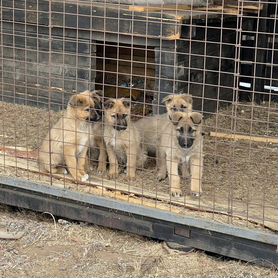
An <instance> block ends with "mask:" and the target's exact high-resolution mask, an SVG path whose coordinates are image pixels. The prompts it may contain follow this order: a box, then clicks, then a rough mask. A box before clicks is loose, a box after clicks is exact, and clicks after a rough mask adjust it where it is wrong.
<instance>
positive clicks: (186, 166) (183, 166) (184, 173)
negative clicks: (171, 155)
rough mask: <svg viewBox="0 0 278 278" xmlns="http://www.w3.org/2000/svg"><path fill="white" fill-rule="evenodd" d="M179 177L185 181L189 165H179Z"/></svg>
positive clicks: (184, 163)
mask: <svg viewBox="0 0 278 278" xmlns="http://www.w3.org/2000/svg"><path fill="white" fill-rule="evenodd" d="M181 175H182V178H183V179H186V178H188V177H189V176H190V169H189V165H188V163H186V162H183V163H182V164H181Z"/></svg>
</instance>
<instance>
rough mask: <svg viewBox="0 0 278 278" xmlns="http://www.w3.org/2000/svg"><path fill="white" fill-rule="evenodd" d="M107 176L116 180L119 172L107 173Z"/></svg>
mask: <svg viewBox="0 0 278 278" xmlns="http://www.w3.org/2000/svg"><path fill="white" fill-rule="evenodd" d="M108 176H109V178H110V179H115V178H117V177H118V176H119V172H116V171H109V174H108Z"/></svg>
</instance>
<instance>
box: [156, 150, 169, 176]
mask: <svg viewBox="0 0 278 278" xmlns="http://www.w3.org/2000/svg"><path fill="white" fill-rule="evenodd" d="M157 168H158V173H157V179H158V180H159V181H162V180H165V179H166V177H167V166H166V153H165V152H164V151H163V150H158V151H157Z"/></svg>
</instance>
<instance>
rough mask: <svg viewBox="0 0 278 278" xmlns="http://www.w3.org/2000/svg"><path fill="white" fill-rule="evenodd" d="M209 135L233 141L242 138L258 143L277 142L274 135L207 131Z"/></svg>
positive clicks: (277, 139)
mask: <svg viewBox="0 0 278 278" xmlns="http://www.w3.org/2000/svg"><path fill="white" fill-rule="evenodd" d="M209 135H210V136H211V137H217V138H221V139H228V140H233V141H238V140H243V141H253V142H259V143H272V144H278V138H276V137H264V136H253V135H242V134H229V133H225V132H218V131H217V132H214V131H211V132H210V133H209Z"/></svg>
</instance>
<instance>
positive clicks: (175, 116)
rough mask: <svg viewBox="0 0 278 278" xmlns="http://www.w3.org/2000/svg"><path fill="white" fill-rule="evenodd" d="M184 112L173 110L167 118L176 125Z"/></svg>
mask: <svg viewBox="0 0 278 278" xmlns="http://www.w3.org/2000/svg"><path fill="white" fill-rule="evenodd" d="M183 117H184V114H183V113H182V112H175V113H173V114H172V117H171V116H170V115H169V119H170V121H171V122H172V124H173V125H177V124H178V123H179V121H180V120H181V119H183Z"/></svg>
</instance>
